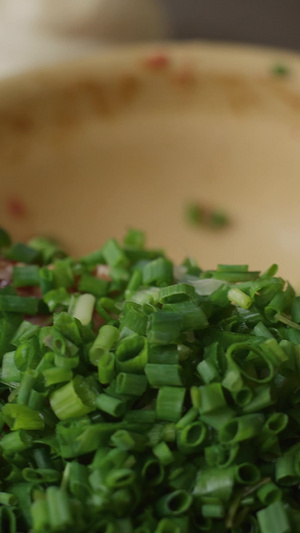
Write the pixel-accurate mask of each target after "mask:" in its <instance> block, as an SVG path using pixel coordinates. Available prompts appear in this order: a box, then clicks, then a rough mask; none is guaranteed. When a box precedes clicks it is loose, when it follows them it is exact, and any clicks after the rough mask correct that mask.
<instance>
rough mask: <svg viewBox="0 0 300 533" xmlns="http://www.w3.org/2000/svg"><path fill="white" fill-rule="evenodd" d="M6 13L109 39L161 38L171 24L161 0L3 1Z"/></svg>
mask: <svg viewBox="0 0 300 533" xmlns="http://www.w3.org/2000/svg"><path fill="white" fill-rule="evenodd" d="M1 3H2V9H3V10H4V14H5V15H6V16H7V17H9V18H10V19H14V20H18V21H19V22H22V24H23V25H27V26H28V25H30V26H31V27H33V26H35V27H39V28H41V27H43V28H48V29H49V28H51V30H59V31H64V32H72V33H76V34H81V35H85V36H87V37H90V38H98V39H102V40H105V41H106V42H116V41H131V40H149V39H161V38H163V37H164V36H166V33H167V27H166V26H167V25H166V20H165V17H164V16H163V12H162V6H161V2H160V0H0V6H1Z"/></svg>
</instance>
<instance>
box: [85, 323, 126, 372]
mask: <svg viewBox="0 0 300 533" xmlns="http://www.w3.org/2000/svg"><path fill="white" fill-rule="evenodd" d="M119 337H120V333H119V331H118V329H117V328H115V327H114V326H109V325H104V326H102V328H101V329H100V331H99V334H98V337H97V338H96V340H95V341H94V343H93V345H92V347H91V348H90V351H89V358H90V361H91V363H92V364H93V365H95V366H96V365H97V364H98V363H99V361H100V359H101V357H102V356H103V355H104V354H105V353H106V352H109V351H110V349H111V348H112V347H113V345H114V344H115V343H116V342H117V341H118V340H119Z"/></svg>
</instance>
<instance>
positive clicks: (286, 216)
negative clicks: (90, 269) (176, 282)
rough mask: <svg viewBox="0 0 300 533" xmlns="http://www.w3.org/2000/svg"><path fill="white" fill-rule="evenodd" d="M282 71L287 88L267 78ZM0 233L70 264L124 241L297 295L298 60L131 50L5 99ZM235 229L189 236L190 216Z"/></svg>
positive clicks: (12, 85)
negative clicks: (287, 286) (60, 252)
mask: <svg viewBox="0 0 300 533" xmlns="http://www.w3.org/2000/svg"><path fill="white" fill-rule="evenodd" d="M278 63H280V64H283V63H284V64H285V65H287V66H288V68H289V70H290V75H289V76H285V77H278V76H274V74H272V68H273V67H274V65H276V64H278ZM0 140H1V142H0V176H1V196H0V213H1V224H2V225H5V226H6V227H7V228H8V229H9V230H10V231H12V233H13V235H14V237H15V238H17V239H26V238H28V237H29V236H32V235H33V234H37V233H38V234H48V235H52V236H55V237H58V238H59V239H60V240H61V241H62V242H63V243H64V244H65V245H67V247H68V249H69V250H70V251H71V252H73V253H74V254H80V253H85V252H88V251H91V250H92V249H93V248H95V247H99V246H100V245H101V244H102V243H103V242H104V241H105V239H107V238H109V237H112V236H114V237H117V238H120V237H121V236H123V235H124V233H125V230H126V228H128V227H136V228H141V229H143V230H146V231H147V234H148V244H149V245H151V246H155V247H164V248H166V249H167V251H168V253H169V255H170V256H171V257H172V258H173V259H175V260H176V261H180V260H182V259H183V258H184V257H185V256H186V255H191V256H195V257H196V258H197V259H199V261H200V264H201V265H203V267H205V268H213V267H215V265H216V263H228V262H229V263H250V266H251V268H255V269H265V268H266V267H268V266H269V265H270V264H271V263H273V262H278V263H279V264H280V273H281V274H282V275H283V276H286V277H288V278H290V279H291V280H292V281H293V282H294V284H295V285H297V286H298V287H300V59H299V57H298V56H297V55H293V54H289V53H284V52H280V51H270V50H262V49H258V48H245V47H236V46H234V47H232V46H221V45H209V44H189V45H172V44H170V45H161V46H154V45H153V46H150V47H149V46H148V47H128V48H122V49H114V50H112V51H109V52H107V51H106V52H104V53H102V55H100V56H96V57H92V58H88V59H87V60H85V61H80V62H79V63H74V64H67V65H64V66H61V67H55V68H52V69H48V70H45V71H38V72H35V73H32V74H26V75H23V76H22V77H17V78H14V79H10V80H7V81H5V82H2V84H1V86H0ZM191 201H197V202H199V203H200V204H201V205H202V204H208V205H210V206H212V207H218V208H222V209H224V210H225V211H226V212H227V213H228V214H229V215H230V218H231V221H232V222H231V225H230V226H229V227H228V228H224V229H222V230H219V231H213V230H209V229H207V228H195V227H191V226H189V225H188V224H187V222H186V220H185V218H184V210H185V207H186V205H187V204H188V203H189V202H191Z"/></svg>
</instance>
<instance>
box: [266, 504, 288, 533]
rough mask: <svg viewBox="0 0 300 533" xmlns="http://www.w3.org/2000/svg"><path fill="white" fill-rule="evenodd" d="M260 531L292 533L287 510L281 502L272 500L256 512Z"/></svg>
mask: <svg viewBox="0 0 300 533" xmlns="http://www.w3.org/2000/svg"><path fill="white" fill-rule="evenodd" d="M257 518H258V523H259V527H260V529H261V533H270V532H271V531H274V533H292V529H291V524H290V520H289V517H288V513H287V510H286V509H285V507H284V505H283V503H282V502H280V501H278V502H274V503H272V504H271V505H269V506H268V507H266V508H265V509H262V510H261V511H258V513H257Z"/></svg>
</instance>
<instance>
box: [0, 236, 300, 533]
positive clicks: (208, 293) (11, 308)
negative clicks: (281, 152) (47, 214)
mask: <svg viewBox="0 0 300 533" xmlns="http://www.w3.org/2000/svg"><path fill="white" fill-rule="evenodd" d="M0 247H1V260H0V287H1V288H0V355H1V362H2V364H1V374H0V401H1V412H0V425H1V439H0V449H1V463H0V468H1V477H0V483H1V486H0V533H23V532H29V531H30V532H34V533H52V532H53V533H55V532H61V533H63V532H69V531H70V532H72V533H152V532H153V533H187V532H188V533H194V532H196V533H197V532H202V531H211V532H213V533H220V532H226V531H229V532H233V533H297V532H300V490H299V487H300V297H298V296H295V292H294V290H293V288H292V287H291V285H290V284H288V283H286V282H285V281H284V280H283V279H281V278H280V277H276V271H277V267H276V265H273V266H271V267H270V268H269V270H268V271H267V272H265V273H263V274H260V272H249V270H248V267H247V266H245V265H238V266H237V265H219V266H218V267H217V269H216V270H211V271H205V272H203V271H202V270H201V268H200V267H199V266H198V265H197V263H196V262H195V261H193V260H186V261H185V262H184V263H183V265H181V266H174V265H173V263H172V262H171V261H170V260H168V259H167V258H166V257H165V255H164V253H163V252H161V251H157V250H149V249H147V248H145V247H144V236H143V234H142V233H141V232H139V231H136V230H130V231H129V232H128V233H127V235H126V237H125V239H124V242H123V243H122V245H119V244H118V243H117V242H116V241H115V240H113V239H111V240H109V241H108V242H106V243H105V244H104V246H102V248H101V249H100V250H98V251H96V252H94V253H92V254H90V255H88V256H85V257H83V258H82V259H80V260H74V259H72V258H70V257H67V256H66V255H65V254H64V253H63V252H62V251H61V250H60V249H59V247H58V246H57V245H56V244H55V243H53V242H50V241H48V240H47V239H43V238H37V239H33V240H32V241H30V242H29V243H28V244H27V245H25V244H21V243H16V244H12V243H11V240H10V237H9V236H8V234H7V233H6V232H5V231H4V230H1V231H0Z"/></svg>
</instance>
